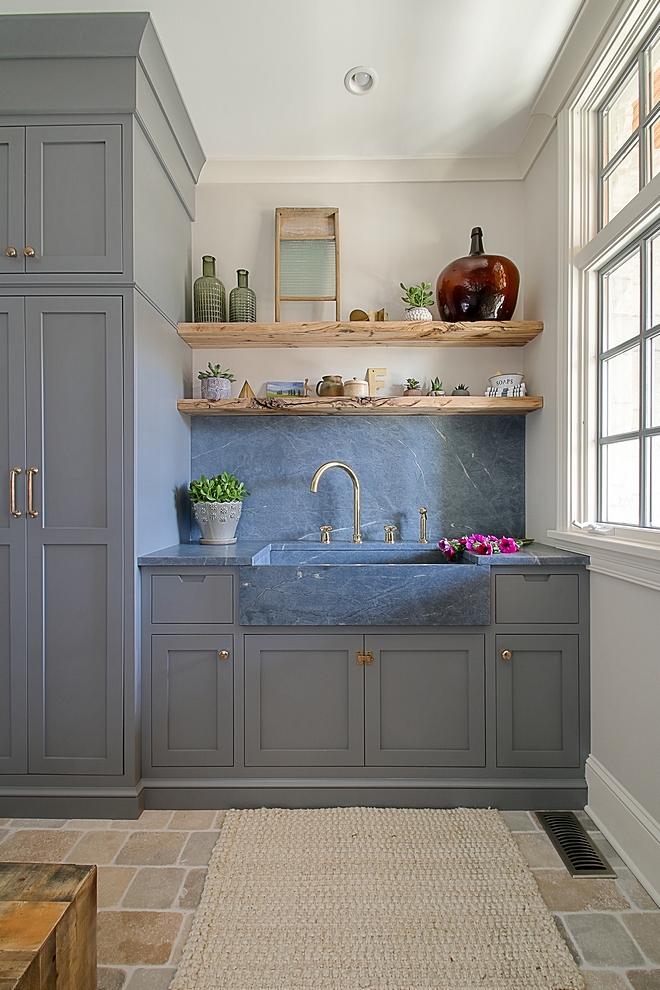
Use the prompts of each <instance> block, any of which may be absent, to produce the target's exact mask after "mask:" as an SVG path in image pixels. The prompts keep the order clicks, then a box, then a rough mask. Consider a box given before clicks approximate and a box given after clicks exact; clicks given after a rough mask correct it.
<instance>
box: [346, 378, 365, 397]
mask: <svg viewBox="0 0 660 990" xmlns="http://www.w3.org/2000/svg"><path fill="white" fill-rule="evenodd" d="M344 395H352V396H353V398H356V399H361V398H363V397H364V396H366V395H369V384H368V382H363V381H362V380H361V379H360V378H351V379H349V381H347V382H344Z"/></svg>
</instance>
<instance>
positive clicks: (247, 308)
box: [229, 268, 257, 323]
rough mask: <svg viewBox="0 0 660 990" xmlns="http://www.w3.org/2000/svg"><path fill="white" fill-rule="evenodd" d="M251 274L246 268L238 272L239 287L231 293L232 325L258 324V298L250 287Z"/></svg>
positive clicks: (230, 320)
mask: <svg viewBox="0 0 660 990" xmlns="http://www.w3.org/2000/svg"><path fill="white" fill-rule="evenodd" d="M249 274H250V273H249V272H247V271H246V270H245V269H244V268H239V269H238V271H237V272H236V275H237V276H238V285H237V286H236V288H235V289H232V290H231V292H230V293H229V322H230V323H256V322H257V297H256V296H255V294H254V290H253V289H250V288H249V286H248V275H249Z"/></svg>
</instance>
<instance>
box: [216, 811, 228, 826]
mask: <svg viewBox="0 0 660 990" xmlns="http://www.w3.org/2000/svg"><path fill="white" fill-rule="evenodd" d="M226 817H227V812H226V811H218V812H217V813H216V816H215V821H214V822H213V825H214V828H222V823H223V822H224V820H225V818H226Z"/></svg>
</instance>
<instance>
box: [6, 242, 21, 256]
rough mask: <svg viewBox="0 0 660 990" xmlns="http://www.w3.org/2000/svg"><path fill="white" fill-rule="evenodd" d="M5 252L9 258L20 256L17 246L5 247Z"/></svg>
mask: <svg viewBox="0 0 660 990" xmlns="http://www.w3.org/2000/svg"><path fill="white" fill-rule="evenodd" d="M5 254H6V255H7V257H8V258H17V257H18V251H17V250H16V248H15V247H12V246H11V245H10V246H9V247H8V248H5Z"/></svg>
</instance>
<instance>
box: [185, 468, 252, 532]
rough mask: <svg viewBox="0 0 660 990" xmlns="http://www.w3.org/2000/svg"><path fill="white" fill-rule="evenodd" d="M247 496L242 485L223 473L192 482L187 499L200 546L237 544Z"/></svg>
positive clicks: (245, 489)
mask: <svg viewBox="0 0 660 990" xmlns="http://www.w3.org/2000/svg"><path fill="white" fill-rule="evenodd" d="M249 494H250V493H249V491H248V490H247V488H246V487H245V485H244V484H243V482H242V481H239V480H238V478H235V477H234V475H233V474H227V472H226V471H223V472H222V474H217V475H215V476H214V477H212V478H207V477H205V475H202V477H201V478H200V479H199V480H198V481H191V482H190V488H189V489H188V495H189V497H190V501H191V502H192V507H193V512H194V513H195V519H196V520H197V525H198V526H199V528H200V531H201V534H202V538H201V540H200V541H199V542H200V543H205V544H212V545H217V546H222V545H223V544H226V543H236V535H235V534H236V527H237V526H238V520H239V519H240V518H241V511H242V509H243V499H244V498H245V496H246V495H249Z"/></svg>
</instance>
